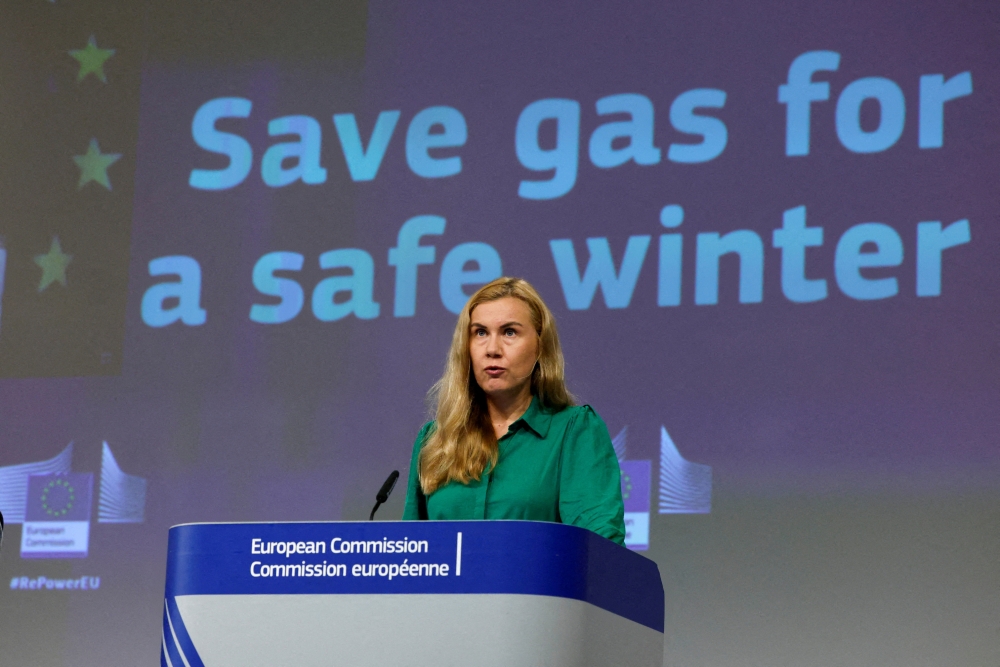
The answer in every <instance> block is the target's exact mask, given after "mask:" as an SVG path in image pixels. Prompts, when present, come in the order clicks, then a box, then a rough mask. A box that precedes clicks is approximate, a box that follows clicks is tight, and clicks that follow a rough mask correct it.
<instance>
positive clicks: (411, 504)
mask: <svg viewBox="0 0 1000 667" xmlns="http://www.w3.org/2000/svg"><path fill="white" fill-rule="evenodd" d="M433 425H434V422H427V423H426V424H424V426H423V428H421V429H420V433H418V434H417V439H416V441H414V443H413V454H412V455H411V456H410V474H409V477H408V478H407V482H406V503H405V504H404V505H403V521H416V520H418V519H427V496H425V495H424V492H423V491H421V490H420V450H421V449H422V448H423V446H424V440H426V439H427V435H428V434H429V433H430V430H431V427H432V426H433Z"/></svg>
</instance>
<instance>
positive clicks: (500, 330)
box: [469, 297, 538, 398]
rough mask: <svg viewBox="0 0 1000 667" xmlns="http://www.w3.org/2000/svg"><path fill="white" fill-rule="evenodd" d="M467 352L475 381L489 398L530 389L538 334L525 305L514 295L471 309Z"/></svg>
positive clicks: (506, 395)
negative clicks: (470, 359) (470, 358)
mask: <svg viewBox="0 0 1000 667" xmlns="http://www.w3.org/2000/svg"><path fill="white" fill-rule="evenodd" d="M469 354H470V356H471V357H472V373H473V375H474V376H475V378H476V382H477V383H478V384H479V386H480V388H482V390H483V391H484V392H486V395H487V396H489V397H491V398H501V397H508V398H514V397H517V396H518V395H519V394H521V393H522V392H525V391H530V386H531V371H532V370H534V368H535V362H536V361H537V360H538V334H537V333H535V327H534V326H533V325H532V323H531V311H530V310H529V309H528V305H527V304H526V303H524V302H523V301H521V300H520V299H515V298H514V297H504V298H502V299H497V300H496V301H487V302H486V303H481V304H479V305H478V306H476V307H475V308H473V309H472V314H471V317H470V323H469Z"/></svg>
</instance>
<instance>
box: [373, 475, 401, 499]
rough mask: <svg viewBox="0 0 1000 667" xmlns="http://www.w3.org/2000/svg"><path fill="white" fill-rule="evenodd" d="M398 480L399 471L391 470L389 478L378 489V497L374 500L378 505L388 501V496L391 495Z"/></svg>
mask: <svg viewBox="0 0 1000 667" xmlns="http://www.w3.org/2000/svg"><path fill="white" fill-rule="evenodd" d="M397 479H399V471H398V470H393V471H392V472H391V473H389V477H388V478H387V479H386V480H385V484H383V485H382V488H381V489H379V491H378V495H376V496H375V500H377V501H378V502H379V503H384V502H385V501H387V500H389V494H390V493H392V490H393V488H394V487H395V486H396V480H397Z"/></svg>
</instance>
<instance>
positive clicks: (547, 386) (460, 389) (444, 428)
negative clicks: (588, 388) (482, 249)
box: [419, 277, 574, 495]
mask: <svg viewBox="0 0 1000 667" xmlns="http://www.w3.org/2000/svg"><path fill="white" fill-rule="evenodd" d="M507 297H513V298H515V299H520V300H521V301H523V302H524V303H525V305H527V306H528V311H529V312H530V313H531V324H532V325H533V326H534V328H535V333H537V334H538V361H537V362H536V363H535V367H534V369H533V370H532V372H531V394H532V396H534V397H535V399H536V400H538V401H540V402H541V404H542V405H544V406H545V407H548V408H551V409H555V410H561V409H562V408H565V407H566V406H569V405H573V404H574V399H573V396H572V394H570V393H569V391H568V390H567V389H566V379H565V363H564V361H563V354H562V348H561V347H560V346H559V334H558V333H557V332H556V322H555V318H554V317H553V316H552V312H551V311H550V310H549V309H548V307H547V306H546V305H545V302H544V301H542V297H541V296H539V294H538V292H537V291H535V288H534V287H532V286H531V285H530V284H529V283H528V282H527V281H526V280H522V279H521V278H506V277H504V278H497V279H496V280H494V281H493V282H491V283H489V284H488V285H484V286H483V287H481V288H480V289H479V291H477V292H476V293H475V294H473V295H472V296H471V297H470V298H469V301H468V302H467V303H466V304H465V307H464V308H463V309H462V312H461V313H459V315H458V322H456V323H455V333H454V334H453V335H452V338H451V349H450V350H449V351H448V359H447V362H446V363H445V369H444V375H442V376H441V379H440V380H438V381H437V382H436V383H435V384H434V386H433V387H431V390H430V392H429V394H428V398H429V400H430V402H431V403H436V404H437V405H436V411H435V412H436V414H435V428H434V430H433V431H432V432H431V435H430V436H428V438H427V442H426V443H425V444H424V447H423V449H422V450H421V452H420V461H419V465H420V488H421V489H422V490H423V492H424V493H425V494H427V495H430V494H431V493H434V491H436V490H437V489H439V488H441V487H442V486H444V485H445V484H447V483H448V482H450V481H452V480H454V481H456V482H459V483H462V484H467V483H468V482H469V481H470V480H473V479H475V480H478V479H480V478H482V475H483V472H484V471H486V470H487V468H490V469H491V468H492V467H493V466H495V465H496V463H497V457H498V455H499V446H498V444H497V437H496V433H495V431H494V430H493V425H492V423H491V422H490V416H489V411H488V409H487V407H486V394H485V393H484V392H483V390H482V389H481V388H480V387H479V383H477V382H476V378H475V376H474V375H473V373H472V357H471V355H470V354H469V335H470V334H469V325H470V322H471V320H472V311H473V310H475V308H476V306H478V305H480V304H482V303H486V302H488V301H496V300H497V299H504V298H507Z"/></svg>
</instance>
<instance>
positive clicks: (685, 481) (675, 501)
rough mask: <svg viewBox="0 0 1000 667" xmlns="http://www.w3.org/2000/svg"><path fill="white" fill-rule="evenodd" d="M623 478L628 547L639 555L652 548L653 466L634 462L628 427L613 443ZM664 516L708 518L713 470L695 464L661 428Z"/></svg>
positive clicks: (648, 463) (661, 487)
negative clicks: (683, 515)
mask: <svg viewBox="0 0 1000 667" xmlns="http://www.w3.org/2000/svg"><path fill="white" fill-rule="evenodd" d="M612 444H613V445H614V447H615V455H616V456H617V457H618V465H619V467H620V468H621V476H622V500H624V501H625V546H627V547H628V548H630V549H633V550H636V551H643V550H645V549H648V548H649V514H650V496H651V495H652V494H651V493H650V491H651V489H650V487H651V486H652V476H653V474H652V473H653V462H652V461H649V460H636V461H630V460H628V459H627V458H626V454H627V451H628V446H627V444H628V427H627V426H626V427H625V428H623V429H622V430H621V432H620V433H619V434H618V435H616V436H615V438H614V440H612ZM659 492H660V493H659V495H660V497H659V507H658V512H659V513H660V514H708V513H709V512H711V511H712V468H711V466H707V465H705V464H703V463H692V462H691V461H688V460H687V459H685V458H684V457H683V456H681V453H680V450H678V449H677V445H675V444H674V441H673V439H672V438H671V437H670V434H669V433H667V429H666V427H662V426H661V427H660V488H659Z"/></svg>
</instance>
